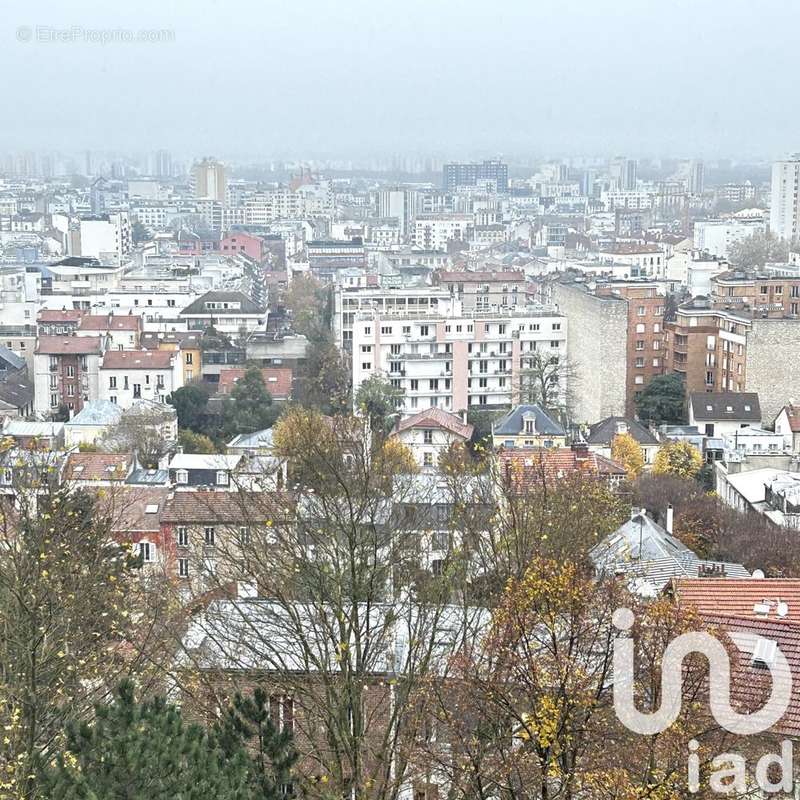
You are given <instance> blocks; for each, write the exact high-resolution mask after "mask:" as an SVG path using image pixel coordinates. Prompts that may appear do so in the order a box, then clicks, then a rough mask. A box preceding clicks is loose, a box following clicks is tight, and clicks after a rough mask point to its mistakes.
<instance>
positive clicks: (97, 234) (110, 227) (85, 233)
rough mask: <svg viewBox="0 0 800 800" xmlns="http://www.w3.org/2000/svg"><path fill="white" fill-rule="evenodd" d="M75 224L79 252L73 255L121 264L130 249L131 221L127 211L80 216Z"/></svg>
mask: <svg viewBox="0 0 800 800" xmlns="http://www.w3.org/2000/svg"><path fill="white" fill-rule="evenodd" d="M77 226H78V243H79V245H78V246H79V250H80V252H79V253H75V254H74V255H80V256H83V257H84V258H99V259H100V260H101V261H109V262H111V263H114V264H121V263H122V262H123V260H124V259H125V258H126V256H127V255H128V253H130V251H131V247H132V238H131V221H130V217H129V216H128V212H127V211H113V212H111V213H109V214H101V215H99V216H91V217H82V218H81V219H80V220H78V223H77Z"/></svg>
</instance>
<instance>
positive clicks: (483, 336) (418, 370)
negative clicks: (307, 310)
mask: <svg viewBox="0 0 800 800" xmlns="http://www.w3.org/2000/svg"><path fill="white" fill-rule="evenodd" d="M352 352H353V355H352V362H353V389H354V392H357V391H358V387H359V386H360V385H361V383H362V382H363V381H364V380H366V379H367V378H369V377H370V376H372V375H382V376H384V377H386V378H388V379H389V380H390V381H391V382H392V384H393V385H394V386H395V387H397V388H399V389H402V390H403V392H404V395H405V400H404V405H403V407H402V408H401V409H400V412H401V413H402V415H403V416H408V415H411V414H415V413H416V412H417V411H420V410H422V409H425V408H431V407H435V408H441V409H444V410H446V411H451V412H456V413H457V412H460V411H463V410H464V409H467V408H469V407H473V406H476V407H480V406H507V405H509V404H511V403H514V402H516V401H517V399H518V394H519V385H520V378H521V376H522V374H523V370H524V369H525V368H526V366H528V363H529V359H530V357H531V355H532V354H533V353H534V352H544V353H546V354H547V355H554V356H559V357H564V358H566V355H567V320H566V318H565V317H564V316H563V315H562V314H559V313H558V312H556V311H555V310H553V309H551V308H540V309H534V308H529V309H526V310H516V309H509V310H507V311H494V312H486V313H479V312H473V313H472V314H469V315H465V314H463V312H462V311H461V306H460V303H459V302H458V301H454V303H453V306H452V308H451V309H449V310H448V312H447V313H436V312H427V313H420V314H416V315H414V314H410V313H408V312H407V311H406V312H403V313H390V312H383V313H381V312H378V311H361V312H358V313H356V317H355V322H354V326H353V351H352Z"/></svg>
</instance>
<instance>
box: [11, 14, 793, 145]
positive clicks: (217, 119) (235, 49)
mask: <svg viewBox="0 0 800 800" xmlns="http://www.w3.org/2000/svg"><path fill="white" fill-rule="evenodd" d="M37 26H49V27H52V28H59V29H60V28H71V27H72V26H78V27H81V28H83V29H86V30H91V31H102V30H104V29H105V30H113V29H116V28H124V29H127V30H130V31H134V32H135V31H138V30H140V29H168V30H172V31H174V41H172V42H163V43H148V44H135V43H121V42H117V43H108V44H105V45H103V44H99V43H86V42H82V41H77V42H68V43H65V42H61V43H55V42H46V41H36V39H37V38H38V32H37V31H36V27H37ZM798 30H800V3H797V2H796V0H759V2H753V0H724V2H723V0H660V2H653V1H652V0H616V1H615V2H612V1H611V0H600V1H598V2H589V0H505V1H504V2H500V1H499V0H495V1H494V2H490V0H404V2H398V1H397V0H225V2H216V0H135V2H131V3H126V4H122V3H112V2H108V0H69V2H64V3H57V2H55V1H54V0H49V1H48V2H43V1H42V0H26V2H20V0H6V2H5V3H4V8H3V18H2V19H0V32H1V33H0V35H2V40H0V74H2V75H3V76H4V79H3V81H2V89H0V92H2V101H3V102H2V108H3V115H2V124H0V149H5V150H23V149H28V148H29V149H46V148H54V149H61V150H76V149H77V150H80V149H84V148H92V149H104V150H142V149H155V148H158V147H165V148H169V149H171V150H173V151H175V152H177V153H182V154H190V155H191V154H202V153H214V154H217V155H219V156H227V157H232V156H256V157H263V158H273V157H286V156H302V155H306V156H308V157H311V156H323V155H325V156H344V157H358V156H359V155H365V154H370V155H371V154H386V153H389V154H391V153H394V152H402V153H411V152H422V153H440V154H447V155H449V156H463V155H470V154H476V153H479V152H481V151H484V152H487V153H497V154H501V153H502V154H506V155H510V154H528V153H530V154H531V155H540V154H569V153H587V154H611V155H613V154H618V153H619V154H621V153H626V154H630V155H636V156H644V155H676V156H693V155H701V156H706V157H713V156H715V155H725V156H759V155H763V156H765V157H772V156H778V155H781V154H783V153H784V152H786V151H790V150H798V149H800V102H798V96H797V78H798V68H797V53H798V48H797V32H798ZM28 36H30V37H31V39H32V40H31V41H19V39H23V40H24V39H25V38H26V37H28Z"/></svg>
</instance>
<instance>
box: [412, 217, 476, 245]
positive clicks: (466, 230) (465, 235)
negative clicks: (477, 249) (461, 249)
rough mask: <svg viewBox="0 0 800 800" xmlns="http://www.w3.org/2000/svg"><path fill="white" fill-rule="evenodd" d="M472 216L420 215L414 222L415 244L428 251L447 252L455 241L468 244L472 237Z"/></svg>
mask: <svg viewBox="0 0 800 800" xmlns="http://www.w3.org/2000/svg"><path fill="white" fill-rule="evenodd" d="M473 227H474V217H473V215H472V214H420V215H419V216H418V217H417V218H416V219H415V220H414V244H415V245H416V246H417V247H423V248H425V249H426V250H444V251H446V250H447V243H448V242H449V241H451V240H453V239H455V240H458V241H462V242H467V241H469V239H470V237H471V235H472V228H473Z"/></svg>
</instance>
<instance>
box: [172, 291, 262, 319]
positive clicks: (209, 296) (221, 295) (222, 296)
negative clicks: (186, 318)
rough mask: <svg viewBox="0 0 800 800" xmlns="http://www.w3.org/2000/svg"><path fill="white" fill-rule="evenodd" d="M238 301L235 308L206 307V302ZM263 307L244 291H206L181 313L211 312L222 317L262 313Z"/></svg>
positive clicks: (204, 313)
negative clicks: (237, 305) (237, 306)
mask: <svg viewBox="0 0 800 800" xmlns="http://www.w3.org/2000/svg"><path fill="white" fill-rule="evenodd" d="M231 302H233V303H240V307H239V308H237V309H230V308H214V309H208V308H206V303H231ZM263 313H265V310H264V308H262V307H261V306H259V305H256V304H255V303H254V302H253V301H252V300H251V299H250V298H249V297H248V296H247V295H246V294H245V293H244V292H218V291H211V292H206V293H205V294H204V295H203V296H202V297H198V298H197V300H195V301H194V302H193V303H189V305H188V306H186V308H184V309H183V311H181V314H203V315H206V314H213V315H214V316H215V317H224V316H226V315H228V314H230V315H232V316H237V315H239V314H263Z"/></svg>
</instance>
